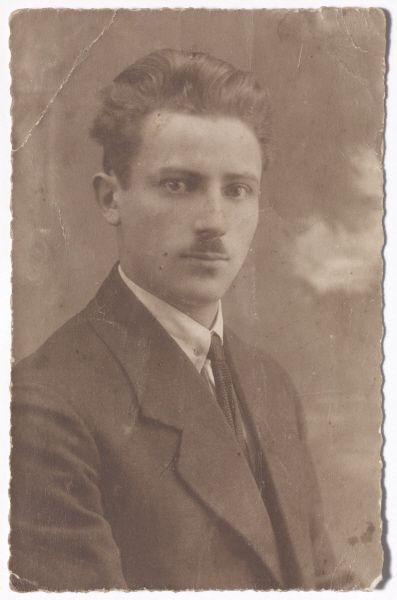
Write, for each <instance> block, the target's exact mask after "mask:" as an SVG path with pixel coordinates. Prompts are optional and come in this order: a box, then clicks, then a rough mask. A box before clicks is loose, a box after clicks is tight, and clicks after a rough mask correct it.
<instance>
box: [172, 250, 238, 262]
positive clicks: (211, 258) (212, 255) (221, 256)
mask: <svg viewBox="0 0 397 600" xmlns="http://www.w3.org/2000/svg"><path fill="white" fill-rule="evenodd" d="M182 258H191V259H195V260H202V261H208V262H217V261H228V260H229V256H228V255H227V254H225V253H223V252H189V253H187V254H182Z"/></svg>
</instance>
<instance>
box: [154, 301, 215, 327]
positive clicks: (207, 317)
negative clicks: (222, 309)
mask: <svg viewBox="0 0 397 600" xmlns="http://www.w3.org/2000/svg"><path fill="white" fill-rule="evenodd" d="M165 301H166V302H168V303H169V304H172V305H173V306H175V308H177V309H178V310H180V311H181V312H183V313H185V314H186V315H188V316H189V317H191V318H192V319H194V320H195V321H197V323H200V325H203V326H204V327H206V328H207V329H210V328H211V327H212V325H213V323H214V321H215V319H216V315H217V313H218V302H213V303H211V304H209V305H205V306H186V304H180V303H178V304H177V303H175V302H172V301H169V300H166V299H165Z"/></svg>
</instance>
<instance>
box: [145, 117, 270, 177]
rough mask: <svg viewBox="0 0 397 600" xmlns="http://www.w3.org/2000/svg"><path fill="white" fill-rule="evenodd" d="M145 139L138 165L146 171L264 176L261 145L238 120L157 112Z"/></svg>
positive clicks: (149, 124)
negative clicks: (184, 170) (244, 172)
mask: <svg viewBox="0 0 397 600" xmlns="http://www.w3.org/2000/svg"><path fill="white" fill-rule="evenodd" d="M141 136H142V145H141V148H140V151H139V154H138V157H137V161H136V165H137V166H138V167H141V168H144V169H148V168H149V167H150V168H152V169H156V168H162V167H164V166H167V167H172V166H173V165H175V166H180V167H185V168H189V169H194V170H196V171H202V172H205V173H208V174H211V173H212V172H214V173H215V172H216V173H217V174H219V173H221V172H223V171H224V172H229V173H230V172H240V171H242V170H247V169H249V170H251V171H252V172H253V174H255V175H256V176H258V177H259V176H260V173H261V169H262V156H261V148H260V145H259V142H258V140H257V138H256V137H255V135H254V133H253V132H252V131H251V130H250V129H249V127H248V126H247V125H246V124H245V123H243V122H242V121H240V120H239V119H237V118H233V117H224V116H219V117H218V116H214V117H212V116H201V115H190V114H184V113H176V112H169V111H157V112H155V113H152V114H151V115H149V116H148V117H147V118H146V120H145V122H144V124H143V127H142V132H141Z"/></svg>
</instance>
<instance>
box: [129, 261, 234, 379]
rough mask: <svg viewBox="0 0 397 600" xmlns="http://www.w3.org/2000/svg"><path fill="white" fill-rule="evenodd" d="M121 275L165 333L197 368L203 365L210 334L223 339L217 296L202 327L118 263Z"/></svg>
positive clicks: (220, 312)
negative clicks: (212, 318)
mask: <svg viewBox="0 0 397 600" xmlns="http://www.w3.org/2000/svg"><path fill="white" fill-rule="evenodd" d="M119 273H120V277H121V279H122V280H123V281H124V283H125V284H126V285H127V287H128V288H129V289H130V290H131V291H132V292H133V293H134V294H135V296H136V297H137V298H138V300H140V302H142V304H143V305H144V306H145V307H146V308H147V309H148V310H149V312H151V313H152V315H153V316H154V317H155V318H156V319H157V321H159V323H160V324H161V325H162V326H163V327H164V329H165V330H166V331H167V333H168V334H169V335H170V336H171V337H172V338H173V339H174V340H175V342H176V343H177V344H178V346H179V347H180V348H181V349H182V350H183V352H185V354H186V355H187V356H188V358H189V359H190V360H191V362H192V363H193V365H194V366H195V368H196V369H197V371H198V372H200V371H201V370H202V368H203V367H204V364H205V361H206V359H207V354H208V350H209V348H210V344H211V334H212V333H217V334H218V335H219V337H220V338H221V340H222V341H223V315H222V304H221V301H220V300H219V305H218V312H217V314H216V317H215V321H214V323H213V324H212V326H211V328H210V329H207V327H204V325H201V324H200V323H198V322H197V321H195V320H194V319H192V318H191V317H189V316H188V315H186V314H185V313H183V312H181V311H180V310H178V309H177V308H175V307H174V306H171V305H170V304H168V302H164V300H161V299H160V298H158V297H157V296H154V295H153V294H151V293H150V292H148V291H147V290H144V289H143V288H141V287H140V286H139V285H137V284H136V283H134V282H133V281H131V279H129V278H128V277H127V275H126V274H125V273H124V271H123V270H122V268H121V266H120V265H119Z"/></svg>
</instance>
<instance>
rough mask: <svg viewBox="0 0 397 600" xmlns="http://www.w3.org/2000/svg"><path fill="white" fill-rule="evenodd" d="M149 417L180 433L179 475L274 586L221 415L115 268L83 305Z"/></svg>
mask: <svg viewBox="0 0 397 600" xmlns="http://www.w3.org/2000/svg"><path fill="white" fill-rule="evenodd" d="M87 313H88V318H89V320H90V322H91V324H92V326H93V327H94V329H95V331H96V332H97V334H98V335H99V336H100V337H101V338H102V339H103V341H104V342H105V343H106V345H107V346H108V347H109V349H110V350H111V352H112V353H113V354H114V355H115V357H116V358H117V359H118V361H119V363H120V364H121V366H122V367H123V369H124V370H125V372H126V374H127V376H128V378H129V380H130V382H131V384H132V386H133V387H134V389H135V392H136V395H137V398H138V401H139V405H140V410H141V412H142V414H143V415H145V416H146V417H148V418H151V419H155V420H156V421H158V422H161V423H163V424H165V425H167V426H172V427H175V428H177V429H179V430H180V431H181V444H180V449H179V455H178V458H177V461H176V468H177V472H178V473H179V475H180V477H181V478H182V479H183V480H184V482H185V483H186V485H187V486H188V488H189V489H190V490H191V492H192V493H193V494H194V495H196V496H197V497H198V498H200V500H201V501H202V502H203V503H204V504H205V505H206V506H207V507H208V508H209V509H210V510H212V511H213V512H214V513H215V514H216V515H217V516H218V517H219V518H220V519H221V520H223V521H224V522H226V523H227V524H228V525H229V526H230V527H232V528H233V529H234V530H235V531H236V532H237V533H238V534H239V536H240V537H241V538H242V539H243V540H244V541H245V542H246V543H247V544H248V545H249V546H250V548H251V549H252V550H253V551H254V552H255V553H256V554H257V556H258V557H259V559H260V560H262V561H263V563H264V564H265V566H266V568H267V569H268V570H269V571H270V572H271V573H272V575H273V577H274V579H275V581H276V582H278V584H279V585H280V586H282V585H283V578H282V574H281V571H280V566H279V560H278V554H277V546H276V540H275V536H274V533H273V528H272V524H271V522H270V518H269V515H268V513H267V511H266V508H265V506H264V503H263V500H262V497H261V495H260V492H259V490H258V487H257V484H256V481H255V479H254V477H253V475H252V473H251V470H250V468H249V466H248V464H247V462H246V460H245V458H244V456H243V453H242V452H240V448H239V446H238V444H237V442H236V439H235V436H234V433H233V432H232V431H231V429H230V428H229V426H228V425H227V423H226V421H225V419H224V416H223V414H222V411H221V409H220V408H219V406H218V404H217V403H216V400H215V399H214V397H213V396H212V394H211V392H210V391H209V389H208V386H207V383H206V381H205V380H204V378H203V377H201V376H200V375H199V373H198V372H197V371H196V369H195V368H194V366H193V365H192V364H191V362H190V361H189V359H188V358H187V356H186V355H185V354H184V352H182V350H181V349H180V348H179V346H178V345H177V344H176V343H175V342H174V340H173V339H172V338H171V337H170V336H169V335H168V334H167V333H166V332H165V330H164V329H163V328H162V327H161V325H160V324H159V323H158V322H157V321H156V319H154V317H153V316H152V315H151V314H150V313H149V311H147V310H146V308H145V307H144V306H143V305H142V304H141V303H140V302H139V301H138V300H137V299H136V298H135V297H134V296H133V294H132V293H131V292H130V291H129V290H128V288H127V287H126V286H125V284H124V283H123V282H122V281H121V278H120V277H119V275H118V273H117V271H116V269H113V271H112V273H111V274H110V276H109V278H108V279H107V280H106V281H105V283H104V284H103V286H102V288H101V289H100V291H99V292H98V294H97V296H96V297H95V299H94V300H93V301H92V302H91V303H90V305H89V306H88V307H87Z"/></svg>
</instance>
